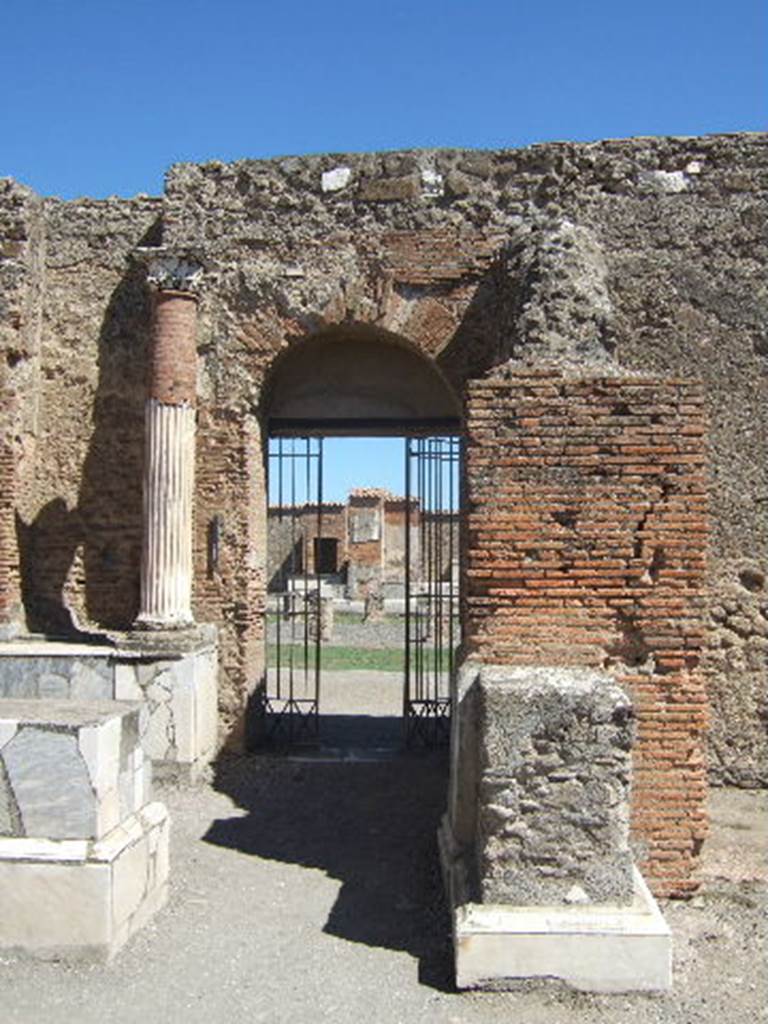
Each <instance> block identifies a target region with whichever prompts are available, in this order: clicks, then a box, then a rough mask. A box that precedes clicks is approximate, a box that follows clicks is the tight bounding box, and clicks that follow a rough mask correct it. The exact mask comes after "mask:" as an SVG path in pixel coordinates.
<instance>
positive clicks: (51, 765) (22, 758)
mask: <svg viewBox="0 0 768 1024" xmlns="http://www.w3.org/2000/svg"><path fill="white" fill-rule="evenodd" d="M0 715H3V716H4V717H3V719H2V722H3V724H4V726H5V729H4V730H3V731H4V733H5V735H6V736H8V735H10V729H11V728H14V729H15V732H14V733H13V735H12V738H10V739H8V740H7V742H6V743H5V744H4V745H3V746H2V748H0V803H3V804H4V806H5V811H4V812H3V813H2V819H3V827H2V828H0V834H5V835H12V836H20V837H21V836H27V837H36V836H39V837H42V836H44V837H47V838H48V839H99V838H100V837H101V836H104V835H105V834H106V833H108V832H109V831H110V830H111V829H113V828H114V827H115V826H116V825H117V824H118V822H119V821H120V820H122V819H123V818H126V817H128V816H129V815H131V814H133V813H135V812H136V811H137V810H139V808H140V807H142V806H143V804H144V803H145V802H146V799H147V790H148V785H149V778H148V774H147V772H148V765H147V764H146V762H145V759H144V753H143V751H142V749H141V746H140V741H139V716H140V711H139V708H138V707H136V706H135V705H125V704H118V703H113V702H104V701H103V702H100V703H98V702H91V701H87V702H80V703H78V702H76V701H58V702H57V701H35V700H32V701H13V700H6V701H3V702H0Z"/></svg>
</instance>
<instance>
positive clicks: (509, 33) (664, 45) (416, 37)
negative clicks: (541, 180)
mask: <svg viewBox="0 0 768 1024" xmlns="http://www.w3.org/2000/svg"><path fill="white" fill-rule="evenodd" d="M767 8H768V5H766V3H765V0H731V2H728V3H726V2H723V0H664V2H660V0H643V2H642V3H636V2H627V0H610V2H609V0H595V2H592V3H589V2H579V0H568V2H565V0H549V2H548V3H530V2H525V3H522V2H519V0H503V2H501V0H476V2H467V0H465V2H457V0H439V2H438V0H410V2H403V0H390V2H387V3H383V2H380V0H368V2H366V0H355V2H351V0H324V2H323V3H317V2H316V0H314V2H305V0H294V2H292V3H282V4H281V3H279V2H276V0H269V2H262V0H251V2H245V0H218V2H212V0H185V2H184V3H179V2H176V0H166V2H160V0H151V2H150V0H131V2H130V3H126V2H125V0H122V2H120V3H116V2H114V0H100V2H95V0H66V2H56V0H34V2H29V0H24V2H20V0H4V2H3V4H2V6H1V7H0V97H1V101H0V138H1V139H2V150H0V152H1V153H2V156H1V158H0V175H5V174H7V175H11V176H14V177H17V178H19V179H21V180H23V181H25V182H26V183H28V184H29V185H31V186H32V187H34V188H36V189H37V190H39V191H41V192H43V193H44V194H57V195H62V196H64V197H73V196H77V195H81V194H86V195H96V196H102V195H109V194H113V193H115V194H118V195H131V194H134V193H136V192H150V193H158V192H159V191H160V190H161V189H162V175H163V172H164V170H165V168H166V167H167V166H168V165H169V164H171V163H173V162H175V161H178V160H207V159H222V160H231V159H236V158H239V157H261V156H279V155H285V154H288V153H310V152H344V151H352V150H371V149H398V148H410V147H420V146H469V147H502V146H512V147H514V146H521V145H526V144H528V143H531V142H536V141H549V140H553V139H595V138H604V137H622V136H628V135H638V134H642V135H659V134H701V133H704V132H714V131H735V130H738V129H762V128H764V127H765V114H766V95H767V94H768V83H767V81H766V66H767V65H768V61H766V39H768V19H767V17H766V9H767Z"/></svg>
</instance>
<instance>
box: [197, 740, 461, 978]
mask: <svg viewBox="0 0 768 1024" xmlns="http://www.w3.org/2000/svg"><path fill="white" fill-rule="evenodd" d="M379 722H381V720H379ZM362 728H363V731H364V732H365V725H364V723H363V726H362ZM351 735H353V734H347V738H349V737H350V736H351ZM447 774H448V772H447V756H446V754H445V752H444V751H434V752H414V753H402V754H399V755H396V756H392V757H390V758H389V759H386V760H381V759H380V760H375V759H374V760H366V761H360V760H349V759H347V760H331V759H323V758H322V757H317V758H312V757H307V758H306V759H304V758H302V759H300V760H299V759H289V758H280V757H276V756H275V757H273V756H262V755H249V756H244V757H236V758H230V759H224V760H222V761H220V762H219V764H218V765H217V767H216V774H215V781H214V784H215V787H216V788H217V789H218V790H219V791H220V792H223V793H225V794H226V795H227V796H229V797H230V798H231V799H232V800H233V802H234V803H235V804H236V805H237V806H238V807H240V808H242V809H243V810H245V811H246V812H247V814H246V815H245V816H238V817H233V818H228V819H218V820H216V821H214V822H213V824H212V825H211V827H210V828H209V830H208V832H207V833H206V834H205V836H204V837H203V838H204V839H205V841H206V842H209V843H212V844H214V845H217V846H222V847H227V848H230V849H235V850H239V851H240V852H242V853H245V854H250V855H252V856H254V857H262V858H266V859H269V860H273V861H280V862H283V863H289V864H297V865H301V866H303V867H307V868H315V869H320V870H322V871H324V872H326V874H328V875H329V876H331V877H333V878H336V879H338V880H339V881H340V882H341V889H340V891H339V894H338V897H337V899H336V902H335V904H334V906H333V908H332V910H331V913H330V915H329V916H328V920H327V921H326V923H325V925H324V929H323V930H324V931H325V932H326V933H327V934H330V935H333V936H337V937H339V938H342V939H346V940H347V941H349V942H359V943H365V944H366V945H368V946H378V947H383V948H385V949H393V950H401V951H404V952H407V953H409V954H410V955H411V956H413V957H414V958H416V959H417V960H418V962H419V980H420V981H421V982H422V983H423V984H427V985H429V986H431V987H433V988H437V989H439V990H442V991H453V990H454V986H453V974H452V966H451V959H452V958H451V942H450V919H449V915H448V912H447V907H446V903H445V900H444V896H443V891H442V881H441V878H440V870H439V864H438V855H437V838H436V834H437V827H438V823H439V820H440V816H441V814H442V813H443V810H444V808H445V801H446V783H447Z"/></svg>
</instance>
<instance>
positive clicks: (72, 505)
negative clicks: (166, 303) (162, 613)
mask: <svg viewBox="0 0 768 1024" xmlns="http://www.w3.org/2000/svg"><path fill="white" fill-rule="evenodd" d="M158 213H159V201H158V200H153V199H136V200H105V201H93V200H81V201H76V202H71V203H63V202H60V201H58V200H46V201H45V202H44V204H42V205H41V210H40V216H39V219H40V224H39V225H38V232H39V234H40V236H41V240H40V241H39V242H38V248H39V249H40V250H42V252H44V263H43V261H42V259H41V260H40V264H41V265H40V267H39V276H40V281H39V284H36V283H35V282H34V281H31V282H28V283H27V289H26V299H25V302H26V306H27V308H29V307H30V305H31V301H32V300H31V296H32V295H34V293H35V288H37V289H38V290H39V294H40V299H39V301H40V306H41V309H40V315H39V320H40V322H39V325H38V327H37V330H38V333H39V342H38V347H39V355H38V354H36V353H35V352H34V350H33V349H32V347H31V346H30V344H28V343H25V345H24V346H22V347H20V346H19V344H18V343H17V342H14V340H13V339H9V338H8V336H7V335H6V336H5V337H4V339H3V343H4V346H5V348H4V359H5V361H6V363H8V362H9V361H10V362H13V363H14V364H15V369H14V372H15V374H17V375H18V374H22V376H21V377H20V378H19V379H18V380H13V381H12V386H13V391H14V394H15V396H16V403H17V406H18V408H19V413H18V414H17V416H16V427H15V430H14V431H13V437H14V445H15V448H16V450H17V452H18V459H19V462H20V467H19V469H18V470H17V472H18V475H19V477H20V493H19V497H18V501H17V506H16V512H17V521H16V534H17V540H18V558H19V562H20V566H21V575H22V581H23V599H24V606H25V612H26V619H27V628H29V629H30V630H32V631H35V630H37V631H42V630H46V631H49V632H53V633H55V634H58V635H66V634H71V633H72V632H73V631H76V630H77V629H78V628H79V626H82V627H84V628H87V627H88V624H89V623H90V624H91V625H93V624H98V625H100V626H111V627H113V628H114V627H118V628H127V627H128V626H130V624H131V621H132V618H133V616H134V615H135V612H136V602H137V591H138V565H139V557H140V548H141V467H142V450H143V401H144V379H145V373H146V361H145V344H146V333H147V329H148V315H149V314H148V299H147V296H146V289H145V286H144V280H143V272H141V271H140V270H139V268H132V266H131V264H130V262H129V255H130V254H131V252H132V251H133V250H134V248H135V247H136V246H137V245H138V244H139V243H140V242H142V241H143V240H147V239H151V237H152V231H153V230H154V225H155V224H156V221H157V217H158ZM27 244H28V243H27ZM28 315H30V314H28ZM13 316H15V314H13V315H12V317H11V320H13ZM7 323H8V319H7V318H6V319H5V324H6V325H7ZM28 329H31V327H30V326H29V325H28ZM37 364H39V369H35V367H36V365H37Z"/></svg>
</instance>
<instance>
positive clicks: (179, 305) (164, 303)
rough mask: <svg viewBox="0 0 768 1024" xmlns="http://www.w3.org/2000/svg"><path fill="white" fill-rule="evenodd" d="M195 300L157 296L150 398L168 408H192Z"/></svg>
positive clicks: (173, 294)
mask: <svg viewBox="0 0 768 1024" xmlns="http://www.w3.org/2000/svg"><path fill="white" fill-rule="evenodd" d="M196 325H197V298H196V297H195V296H194V295H192V294H189V293H187V292H171V291H167V292H162V291H161V292H157V293H156V294H155V313H154V320H153V324H152V362H151V365H150V376H149V397H150V398H156V399H157V401H158V402H166V403H167V404H169V405H181V404H182V403H187V404H188V405H194V404H195V392H196V389H197V350H196Z"/></svg>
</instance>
